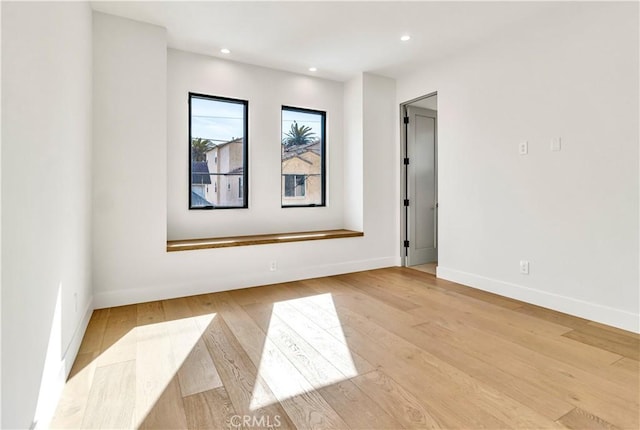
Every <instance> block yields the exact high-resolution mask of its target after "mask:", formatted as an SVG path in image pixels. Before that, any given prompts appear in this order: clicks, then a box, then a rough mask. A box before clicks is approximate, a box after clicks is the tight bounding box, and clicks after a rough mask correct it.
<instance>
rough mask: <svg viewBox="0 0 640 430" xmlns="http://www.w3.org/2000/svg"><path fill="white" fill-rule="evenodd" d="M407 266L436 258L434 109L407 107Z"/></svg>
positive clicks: (435, 128) (435, 124) (432, 260)
mask: <svg viewBox="0 0 640 430" xmlns="http://www.w3.org/2000/svg"><path fill="white" fill-rule="evenodd" d="M407 114H408V117H409V124H408V125H407V157H408V158H409V165H408V166H407V196H408V200H409V202H408V203H409V207H408V210H407V233H408V240H409V246H408V249H407V265H408V266H416V265H418V264H424V263H430V262H434V261H437V260H438V248H437V228H436V222H437V194H436V140H437V138H436V133H437V123H436V118H437V114H436V111H433V110H430V109H423V108H417V107H413V106H408V107H407Z"/></svg>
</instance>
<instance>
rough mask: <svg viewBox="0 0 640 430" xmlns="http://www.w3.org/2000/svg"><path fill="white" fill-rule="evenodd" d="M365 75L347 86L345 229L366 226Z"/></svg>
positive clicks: (345, 102)
mask: <svg viewBox="0 0 640 430" xmlns="http://www.w3.org/2000/svg"><path fill="white" fill-rule="evenodd" d="M363 91H364V84H363V75H362V74H360V75H358V76H356V77H355V78H353V79H351V80H350V81H348V82H345V83H344V117H345V122H344V150H343V153H344V181H343V193H344V208H345V211H344V228H346V229H349V230H355V231H362V229H363V228H364V225H363V219H364V218H363V213H362V205H363V195H364V194H363V186H364V185H363V180H364V178H363V175H362V172H363V160H364V158H363V136H362V132H363V126H364V123H363V102H364V97H363Z"/></svg>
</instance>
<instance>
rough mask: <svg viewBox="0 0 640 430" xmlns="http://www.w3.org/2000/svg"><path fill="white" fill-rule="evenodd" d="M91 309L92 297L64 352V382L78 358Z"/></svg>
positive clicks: (91, 312)
mask: <svg viewBox="0 0 640 430" xmlns="http://www.w3.org/2000/svg"><path fill="white" fill-rule="evenodd" d="M93 309H94V307H93V297H91V298H90V299H89V303H87V306H86V308H85V310H84V314H83V316H82V320H81V321H80V324H78V326H77V327H76V331H75V332H74V333H73V337H72V338H71V342H69V346H67V350H66V351H65V352H64V357H63V361H64V376H65V380H66V378H68V377H69V373H70V372H71V367H73V363H74V362H75V361H76V357H77V356H78V351H79V350H80V344H81V343H82V338H84V334H85V332H86V331H87V326H88V325H89V320H90V319H91V315H92V314H93Z"/></svg>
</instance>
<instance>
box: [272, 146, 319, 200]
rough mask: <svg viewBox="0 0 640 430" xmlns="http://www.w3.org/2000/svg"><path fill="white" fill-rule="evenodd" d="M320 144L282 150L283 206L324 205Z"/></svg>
mask: <svg viewBox="0 0 640 430" xmlns="http://www.w3.org/2000/svg"><path fill="white" fill-rule="evenodd" d="M320 151H321V146H320V142H318V141H316V142H314V143H311V144H309V145H305V146H300V147H289V148H286V147H284V146H283V148H282V206H301V205H313V204H316V205H320V204H322V156H321V152H320Z"/></svg>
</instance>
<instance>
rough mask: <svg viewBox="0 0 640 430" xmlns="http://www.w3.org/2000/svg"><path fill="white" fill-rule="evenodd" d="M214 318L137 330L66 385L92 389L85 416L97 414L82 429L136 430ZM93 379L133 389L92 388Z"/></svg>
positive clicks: (203, 317)
mask: <svg viewBox="0 0 640 430" xmlns="http://www.w3.org/2000/svg"><path fill="white" fill-rule="evenodd" d="M215 315H216V314H215V313H212V314H207V315H202V316H198V317H191V318H183V319H176V320H172V321H164V322H159V323H154V324H148V325H142V326H137V327H135V328H133V329H132V330H130V331H129V332H128V333H126V334H125V335H124V336H122V337H121V338H119V339H118V340H117V341H116V342H115V343H114V344H113V345H111V346H109V348H107V349H106V350H105V351H104V352H103V353H102V354H100V355H99V356H98V357H96V358H95V360H93V362H92V363H89V364H88V365H87V366H86V367H85V368H84V369H83V370H82V371H80V372H79V373H78V374H76V375H75V376H74V377H73V378H71V379H70V380H69V382H68V386H69V388H73V389H75V390H78V391H80V392H82V391H85V390H86V389H87V387H89V386H91V387H92V388H91V390H89V393H88V394H87V397H88V398H87V410H91V411H94V412H93V413H92V414H91V415H90V418H89V419H88V420H87V419H85V420H83V422H82V427H83V428H125V427H126V428H138V427H139V426H140V425H141V424H142V423H143V421H144V419H145V418H146V417H147V415H148V414H149V412H150V411H151V410H152V408H153V407H154V406H155V405H156V403H157V401H158V399H159V398H160V396H161V395H162V393H163V392H164V391H165V389H166V388H167V386H168V385H169V383H170V382H171V380H172V379H173V378H174V377H175V376H176V374H178V371H179V369H180V368H181V366H182V365H183V363H184V361H185V360H186V359H187V357H188V356H189V353H190V352H191V351H192V349H193V348H194V346H195V345H196V343H197V342H198V340H199V339H200V338H201V336H202V335H203V333H204V331H205V329H206V327H207V326H208V325H209V324H210V323H211V322H212V321H213V319H214V318H215ZM125 365H126V366H125ZM123 366H125V367H123ZM88 372H89V373H90V374H88ZM112 373H113V375H112ZM121 373H123V374H121ZM116 376H117V377H118V378H116ZM94 377H100V378H104V379H105V381H107V382H108V380H113V379H118V380H120V381H125V380H132V379H133V380H134V381H135V383H130V384H128V383H117V384H116V383H114V384H110V383H105V384H93V385H92V380H93V379H94ZM96 411H99V412H96Z"/></svg>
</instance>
